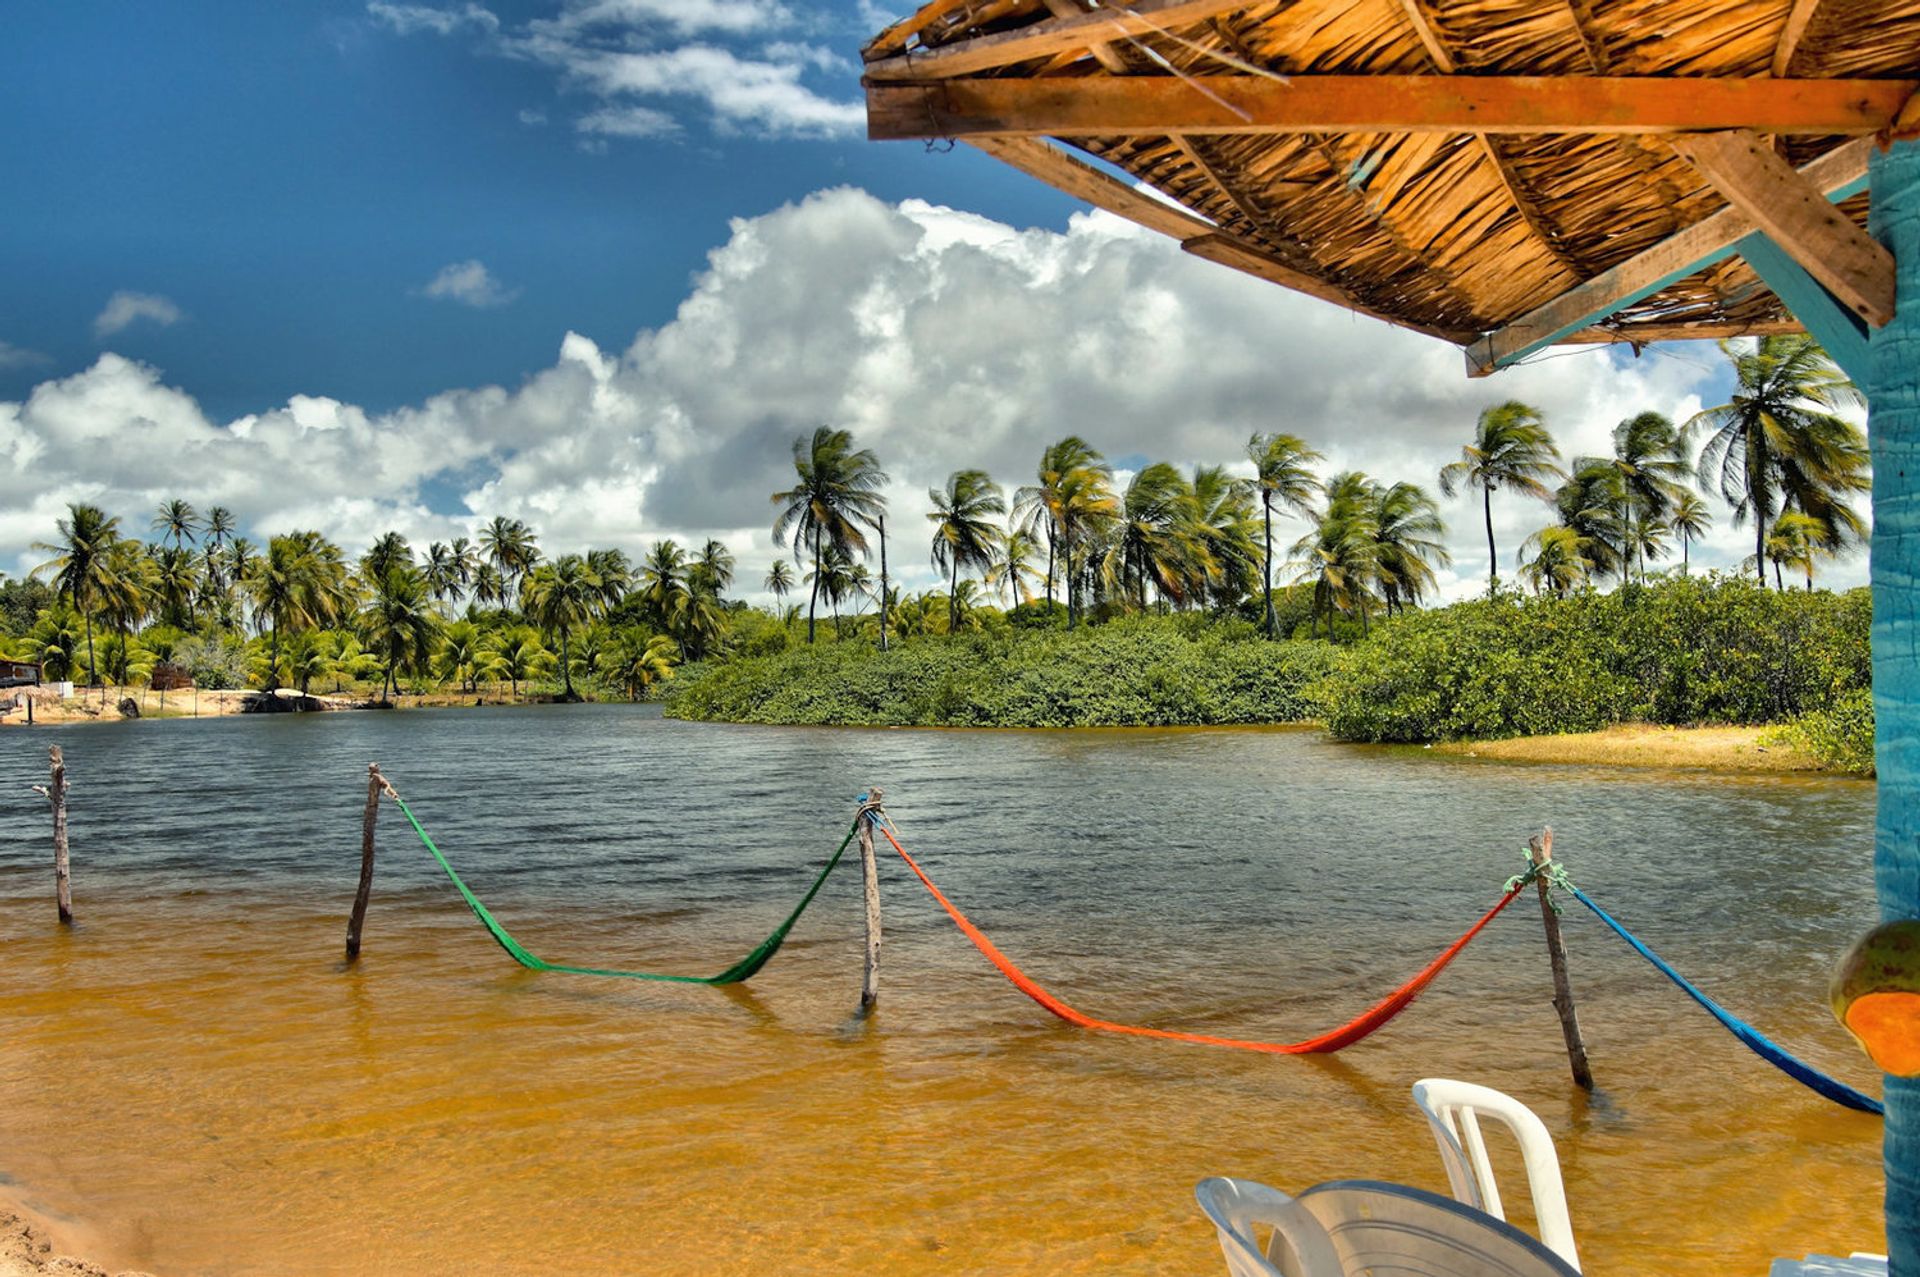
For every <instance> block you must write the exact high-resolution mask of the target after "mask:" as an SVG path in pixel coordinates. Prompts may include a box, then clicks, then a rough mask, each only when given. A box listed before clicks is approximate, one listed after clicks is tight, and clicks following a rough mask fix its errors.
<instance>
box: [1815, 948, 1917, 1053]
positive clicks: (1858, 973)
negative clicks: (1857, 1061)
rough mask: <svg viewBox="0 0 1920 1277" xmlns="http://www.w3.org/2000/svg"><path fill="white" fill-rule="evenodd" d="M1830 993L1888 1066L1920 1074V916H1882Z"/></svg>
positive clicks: (1843, 965)
mask: <svg viewBox="0 0 1920 1277" xmlns="http://www.w3.org/2000/svg"><path fill="white" fill-rule="evenodd" d="M1827 997H1828V1000H1829V1001H1830V1002H1831V1004H1832V1006H1833V1015H1834V1018H1835V1019H1837V1020H1839V1021H1840V1023H1841V1024H1842V1025H1844V1026H1845V1027H1846V1030H1847V1032H1849V1033H1851V1034H1853V1037H1854V1040H1855V1041H1857V1042H1858V1043H1860V1045H1861V1047H1862V1048H1863V1049H1864V1050H1865V1051H1866V1053H1867V1055H1868V1056H1869V1057H1870V1058H1871V1059H1872V1060H1873V1062H1874V1063H1875V1064H1877V1065H1879V1066H1880V1069H1881V1070H1882V1071H1883V1072H1886V1073H1891V1074H1894V1075H1895V1076H1897V1077H1916V1076H1920V919H1915V918H1903V919H1901V920H1899V921H1898V922H1883V923H1881V924H1880V925H1879V926H1877V927H1875V928H1874V929H1873V930H1871V931H1869V932H1867V934H1866V935H1864V936H1862V937H1860V939H1858V940H1856V941H1855V942H1854V944H1853V947H1852V948H1850V949H1848V950H1847V952H1846V954H1845V955H1844V956H1843V957H1842V958H1841V959H1840V963H1839V965H1838V966H1836V967H1835V968H1834V971H1833V981H1832V983H1831V984H1830V985H1828V988H1827Z"/></svg>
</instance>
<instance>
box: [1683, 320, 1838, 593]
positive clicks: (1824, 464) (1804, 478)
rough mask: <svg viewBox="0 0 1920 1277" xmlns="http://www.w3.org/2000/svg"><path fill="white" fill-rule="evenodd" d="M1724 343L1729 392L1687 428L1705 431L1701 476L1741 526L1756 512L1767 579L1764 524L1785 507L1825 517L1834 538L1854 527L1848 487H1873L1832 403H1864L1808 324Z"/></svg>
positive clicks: (1756, 557) (1758, 561) (1757, 566)
mask: <svg viewBox="0 0 1920 1277" xmlns="http://www.w3.org/2000/svg"><path fill="white" fill-rule="evenodd" d="M1720 351H1721V353H1722V354H1724V355H1725V356H1726V357H1727V359H1728V361H1729V362H1730V363H1731V364H1732V365H1733V371H1734V381H1735V385H1734V394H1733V398H1732V399H1730V400H1728V401H1727V402H1726V403H1723V404H1720V405H1717V406H1716V407H1712V408H1707V409H1704V410H1702V411H1700V412H1698V413H1695V414H1694V415H1693V416H1692V417H1691V418H1689V419H1688V421H1687V423H1686V425H1685V426H1684V427H1683V430H1684V432H1685V435H1686V437H1687V438H1689V439H1691V438H1692V437H1693V436H1694V435H1695V434H1699V433H1704V434H1705V435H1706V436H1707V439H1706V443H1705V444H1704V445H1703V446H1702V447H1701V449H1700V459H1699V463H1698V472H1699V476H1700V484H1701V486H1702V487H1703V488H1709V489H1713V490H1715V491H1718V492H1719V494H1720V496H1721V498H1722V499H1723V500H1724V501H1726V502H1727V503H1728V504H1729V505H1731V506H1732V507H1733V522H1734V525H1735V526H1736V527H1738V526H1739V525H1740V524H1741V523H1742V522H1743V521H1745V520H1747V519H1749V518H1750V519H1752V520H1753V563H1754V571H1755V572H1756V573H1757V574H1758V575H1759V578H1760V583H1761V584H1762V585H1764V584H1766V580H1767V563H1766V559H1767V531H1768V529H1769V528H1770V527H1772V525H1773V520H1774V518H1775V516H1777V515H1778V514H1780V513H1781V512H1782V511H1784V510H1786V509H1788V508H1797V509H1799V511H1800V512H1801V513H1803V514H1807V515H1810V516H1812V517H1814V518H1816V519H1820V520H1822V521H1823V522H1825V523H1826V524H1827V525H1828V528H1829V531H1830V532H1831V534H1832V535H1833V536H1834V537H1835V539H1842V538H1844V536H1845V535H1846V532H1845V531H1844V530H1843V529H1847V528H1853V527H1858V525H1859V516H1858V515H1857V514H1853V512H1852V508H1851V506H1849V505H1848V503H1847V500H1846V494H1847V493H1850V492H1862V491H1865V490H1866V488H1867V484H1868V481H1867V478H1866V457H1865V446H1864V441H1862V440H1861V439H1860V438H1859V434H1860V432H1859V430H1858V429H1857V428H1855V427H1854V426H1853V424H1852V423H1851V422H1848V421H1846V420H1844V419H1843V418H1841V417H1839V416H1837V415H1836V413H1837V411H1838V410H1839V409H1842V408H1848V407H1856V406H1858V405H1859V404H1860V403H1861V395H1860V391H1859V390H1858V389H1857V388H1856V387H1855V386H1854V384H1853V383H1852V382H1851V381H1848V380H1847V378H1846V377H1845V375H1844V374H1842V373H1841V372H1840V370H1839V369H1838V368H1836V367H1835V366H1834V364H1833V361H1832V360H1830V359H1828V358H1827V354H1826V352H1825V351H1823V350H1822V349H1821V348H1820V345H1819V343H1818V342H1816V341H1814V340H1813V338H1811V337H1808V336H1805V335H1804V334H1786V335H1781V336H1771V337H1761V338H1760V339H1759V340H1758V341H1757V342H1756V343H1755V344H1754V345H1753V346H1751V347H1748V346H1745V345H1743V344H1741V343H1739V342H1736V341H1735V340H1733V339H1726V340H1722V341H1721V343H1720ZM1842 510H1845V511H1846V512H1847V513H1846V514H1844V515H1843V514H1842V513H1841V511H1842Z"/></svg>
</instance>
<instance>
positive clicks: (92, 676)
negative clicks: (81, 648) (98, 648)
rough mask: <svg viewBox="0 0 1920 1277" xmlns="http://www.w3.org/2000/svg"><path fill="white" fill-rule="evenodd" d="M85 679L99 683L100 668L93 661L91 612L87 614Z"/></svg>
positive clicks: (94, 683) (95, 684) (96, 684)
mask: <svg viewBox="0 0 1920 1277" xmlns="http://www.w3.org/2000/svg"><path fill="white" fill-rule="evenodd" d="M86 615H87V681H88V682H89V683H92V684H93V685H94V686H96V687H97V686H99V684H100V669H99V667H98V666H97V665H95V664H94V663H93V613H91V612H88V613H87V614H86Z"/></svg>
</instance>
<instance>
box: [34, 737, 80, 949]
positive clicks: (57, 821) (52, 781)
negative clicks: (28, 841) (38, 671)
mask: <svg viewBox="0 0 1920 1277" xmlns="http://www.w3.org/2000/svg"><path fill="white" fill-rule="evenodd" d="M28 703H29V704H31V703H32V702H31V701H29V702H28ZM47 773H48V775H47V784H46V786H45V787H44V788H42V787H41V786H39V785H35V786H34V787H33V788H34V792H36V793H38V794H40V795H42V796H43V797H45V798H46V800H47V801H48V802H50V803H52V804H53V900H54V903H55V905H57V906H58V907H59V909H60V921H61V922H63V923H65V924H66V925H67V926H72V925H73V883H72V880H71V878H70V877H69V875H68V873H67V760H66V757H65V756H64V755H62V754H61V752H60V747H59V746H58V745H49V746H47Z"/></svg>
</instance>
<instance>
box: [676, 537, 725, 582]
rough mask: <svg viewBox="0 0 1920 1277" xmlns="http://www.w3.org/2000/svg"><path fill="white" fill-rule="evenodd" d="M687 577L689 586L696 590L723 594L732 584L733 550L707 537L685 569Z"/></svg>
mask: <svg viewBox="0 0 1920 1277" xmlns="http://www.w3.org/2000/svg"><path fill="white" fill-rule="evenodd" d="M687 578H688V584H689V586H690V587H691V588H692V589H694V590H696V591H698V590H704V591H706V592H707V593H709V594H713V595H720V594H724V593H725V592H726V589H727V587H728V586H729V585H732V584H733V551H732V550H729V549H728V548H727V547H726V546H725V545H723V544H721V543H720V542H718V541H715V540H713V539H712V538H711V537H709V538H708V539H707V543H706V544H705V545H703V546H701V547H700V555H699V557H698V558H696V559H695V560H694V561H693V566H692V567H691V568H689V569H688V570H687Z"/></svg>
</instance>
